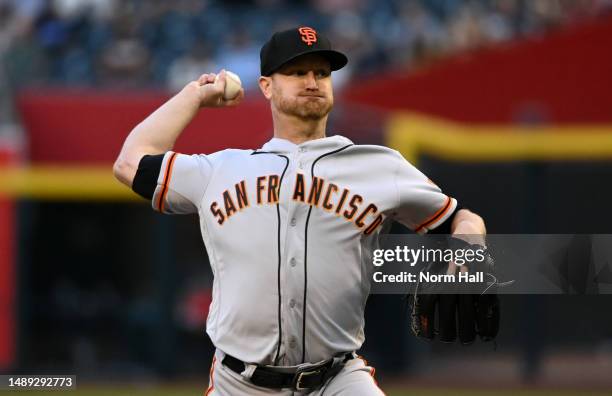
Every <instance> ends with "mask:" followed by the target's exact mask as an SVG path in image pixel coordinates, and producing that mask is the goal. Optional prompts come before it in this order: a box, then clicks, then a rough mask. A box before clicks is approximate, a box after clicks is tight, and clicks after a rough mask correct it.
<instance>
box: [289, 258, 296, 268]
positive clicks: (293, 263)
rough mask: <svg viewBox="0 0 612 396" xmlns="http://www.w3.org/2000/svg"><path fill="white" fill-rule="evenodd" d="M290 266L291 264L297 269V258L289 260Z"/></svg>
mask: <svg viewBox="0 0 612 396" xmlns="http://www.w3.org/2000/svg"><path fill="white" fill-rule="evenodd" d="M289 264H291V266H292V267H295V264H297V261H296V260H295V257H291V260H289Z"/></svg>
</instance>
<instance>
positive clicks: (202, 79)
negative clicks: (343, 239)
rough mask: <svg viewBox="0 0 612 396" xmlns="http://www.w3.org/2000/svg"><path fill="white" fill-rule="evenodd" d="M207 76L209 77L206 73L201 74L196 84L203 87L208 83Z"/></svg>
mask: <svg viewBox="0 0 612 396" xmlns="http://www.w3.org/2000/svg"><path fill="white" fill-rule="evenodd" d="M208 76H209V74H208V73H204V74H202V75H201V76H200V78H198V83H199V84H200V85H204V84H206V83H208Z"/></svg>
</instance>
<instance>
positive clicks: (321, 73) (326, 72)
mask: <svg viewBox="0 0 612 396" xmlns="http://www.w3.org/2000/svg"><path fill="white" fill-rule="evenodd" d="M316 74H317V77H321V78H325V77H328V76H329V75H330V74H331V72H330V71H329V70H326V69H319V70H317V73H316Z"/></svg>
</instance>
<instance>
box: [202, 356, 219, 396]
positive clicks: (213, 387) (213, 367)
mask: <svg viewBox="0 0 612 396" xmlns="http://www.w3.org/2000/svg"><path fill="white" fill-rule="evenodd" d="M216 362H217V357H216V356H213V361H212V364H211V365H210V385H209V386H208V389H207V390H206V393H205V394H204V396H208V395H210V393H211V392H212V391H213V389H215V379H214V378H213V375H214V374H215V363H216Z"/></svg>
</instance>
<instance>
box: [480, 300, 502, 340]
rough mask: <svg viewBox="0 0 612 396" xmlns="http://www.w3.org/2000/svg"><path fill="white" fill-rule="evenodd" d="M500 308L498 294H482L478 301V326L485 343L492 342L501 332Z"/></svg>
mask: <svg viewBox="0 0 612 396" xmlns="http://www.w3.org/2000/svg"><path fill="white" fill-rule="evenodd" d="M499 320H500V308H499V296H498V295H497V294H481V295H479V296H478V299H477V312H476V324H477V326H478V334H479V335H480V338H481V339H482V340H483V341H491V340H493V339H494V338H495V337H497V333H498V332H499Z"/></svg>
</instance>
